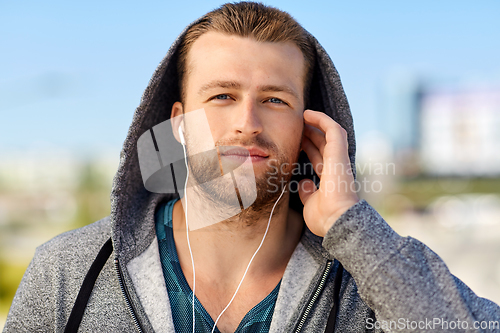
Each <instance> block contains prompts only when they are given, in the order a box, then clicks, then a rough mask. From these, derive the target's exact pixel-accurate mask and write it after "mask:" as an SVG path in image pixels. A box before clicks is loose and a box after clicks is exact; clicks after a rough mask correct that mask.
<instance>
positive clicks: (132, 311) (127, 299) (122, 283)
mask: <svg viewBox="0 0 500 333" xmlns="http://www.w3.org/2000/svg"><path fill="white" fill-rule="evenodd" d="M114 262H115V269H116V274H117V275H118V283H119V284H120V289H121V290H122V295H123V298H124V299H125V303H126V304H127V308H128V311H129V313H130V315H131V316H132V319H133V320H134V324H135V327H136V328H137V330H138V331H139V332H141V333H143V330H142V327H141V325H140V324H139V320H138V319H137V315H136V314H135V311H134V308H133V307H132V303H131V302H130V299H129V296H128V293H127V290H126V289H125V284H124V282H123V275H122V272H121V270H120V265H119V263H118V259H117V258H115V261H114Z"/></svg>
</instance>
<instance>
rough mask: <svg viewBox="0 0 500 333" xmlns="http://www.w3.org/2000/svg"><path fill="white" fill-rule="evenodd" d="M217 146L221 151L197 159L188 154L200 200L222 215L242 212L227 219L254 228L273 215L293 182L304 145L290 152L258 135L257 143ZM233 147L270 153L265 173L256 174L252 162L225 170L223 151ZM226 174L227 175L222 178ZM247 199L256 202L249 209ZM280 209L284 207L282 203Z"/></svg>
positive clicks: (220, 143)
mask: <svg viewBox="0 0 500 333" xmlns="http://www.w3.org/2000/svg"><path fill="white" fill-rule="evenodd" d="M186 141H187V142H188V144H187V145H186V150H187V151H189V149H188V147H189V141H188V140H186ZM215 146H216V147H217V150H212V151H208V152H204V153H200V154H196V155H194V156H190V155H189V153H188V154H187V155H188V156H189V169H190V175H191V176H192V183H191V182H190V186H193V189H195V190H196V192H197V194H198V195H199V196H200V197H203V199H204V200H207V201H208V202H209V206H210V209H215V210H219V212H222V211H224V212H228V211H234V212H236V211H238V212H239V213H236V214H235V215H234V216H233V217H231V218H229V219H226V221H228V222H229V223H230V221H240V223H239V225H241V222H244V224H245V225H247V226H250V225H253V224H254V223H256V222H257V221H258V220H259V219H260V218H261V217H262V215H264V214H266V215H268V214H270V213H271V210H272V207H273V206H274V204H275V202H276V200H278V198H279V197H280V195H281V193H282V190H283V187H285V186H287V185H288V183H289V182H290V180H291V178H292V169H293V165H294V164H295V162H297V160H298V156H299V153H300V145H299V146H298V147H293V148H290V149H289V150H284V149H278V147H277V146H276V145H275V144H274V143H272V142H268V141H265V140H264V139H262V138H261V137H259V136H257V137H255V138H254V139H253V140H246V141H241V140H219V141H217V142H216V144H215ZM230 146H240V147H241V146H243V147H245V146H255V147H259V148H261V149H264V150H266V151H268V152H269V157H267V159H268V160H267V161H266V165H267V166H266V168H265V170H264V171H262V170H261V174H255V173H254V168H253V165H252V163H251V161H250V160H247V161H246V163H243V164H242V165H241V167H240V168H238V167H235V168H226V167H223V163H221V160H220V150H223V149H224V148H226V147H227V148H230ZM223 169H224V170H223ZM229 173H230V174H231V175H230V176H231V177H229V175H228V174H229ZM235 173H236V174H237V175H238V177H237V179H238V186H236V182H235V176H234V174H235ZM223 174H225V175H226V176H225V177H221V176H222V175H223ZM254 177H255V178H254ZM190 178H191V177H190ZM254 184H255V187H254ZM235 190H236V191H237V193H236V194H237V195H239V198H238V202H235ZM245 198H252V199H253V198H255V200H253V202H252V203H251V204H250V205H249V206H247V205H242V202H245ZM243 206H247V208H246V209H245V208H244V207H243ZM278 206H281V203H280V204H279V205H278ZM236 208H237V209H236ZM218 214H219V215H221V216H222V215H223V214H222V213H218Z"/></svg>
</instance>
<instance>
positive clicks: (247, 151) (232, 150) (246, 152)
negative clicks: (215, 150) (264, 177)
mask: <svg viewBox="0 0 500 333" xmlns="http://www.w3.org/2000/svg"><path fill="white" fill-rule="evenodd" d="M219 151H220V154H221V155H222V156H235V157H236V156H240V157H245V158H246V157H248V156H250V157H251V158H267V157H269V154H267V153H266V152H265V151H263V150H262V149H259V148H257V147H235V146H232V147H219Z"/></svg>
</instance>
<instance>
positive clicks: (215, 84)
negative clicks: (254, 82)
mask: <svg viewBox="0 0 500 333" xmlns="http://www.w3.org/2000/svg"><path fill="white" fill-rule="evenodd" d="M213 88H232V89H239V88H241V84H239V83H238V82H236V81H219V80H216V81H211V82H209V83H207V84H205V85H203V86H202V87H201V88H200V90H198V95H201V94H203V93H204V92H206V91H207V90H210V89H213Z"/></svg>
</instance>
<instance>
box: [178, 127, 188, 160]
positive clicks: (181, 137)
mask: <svg viewBox="0 0 500 333" xmlns="http://www.w3.org/2000/svg"><path fill="white" fill-rule="evenodd" d="M178 132H179V137H180V139H181V144H182V145H183V146H185V145H186V139H184V132H183V131H182V127H181V126H180V125H179V130H178ZM184 158H186V151H184Z"/></svg>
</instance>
